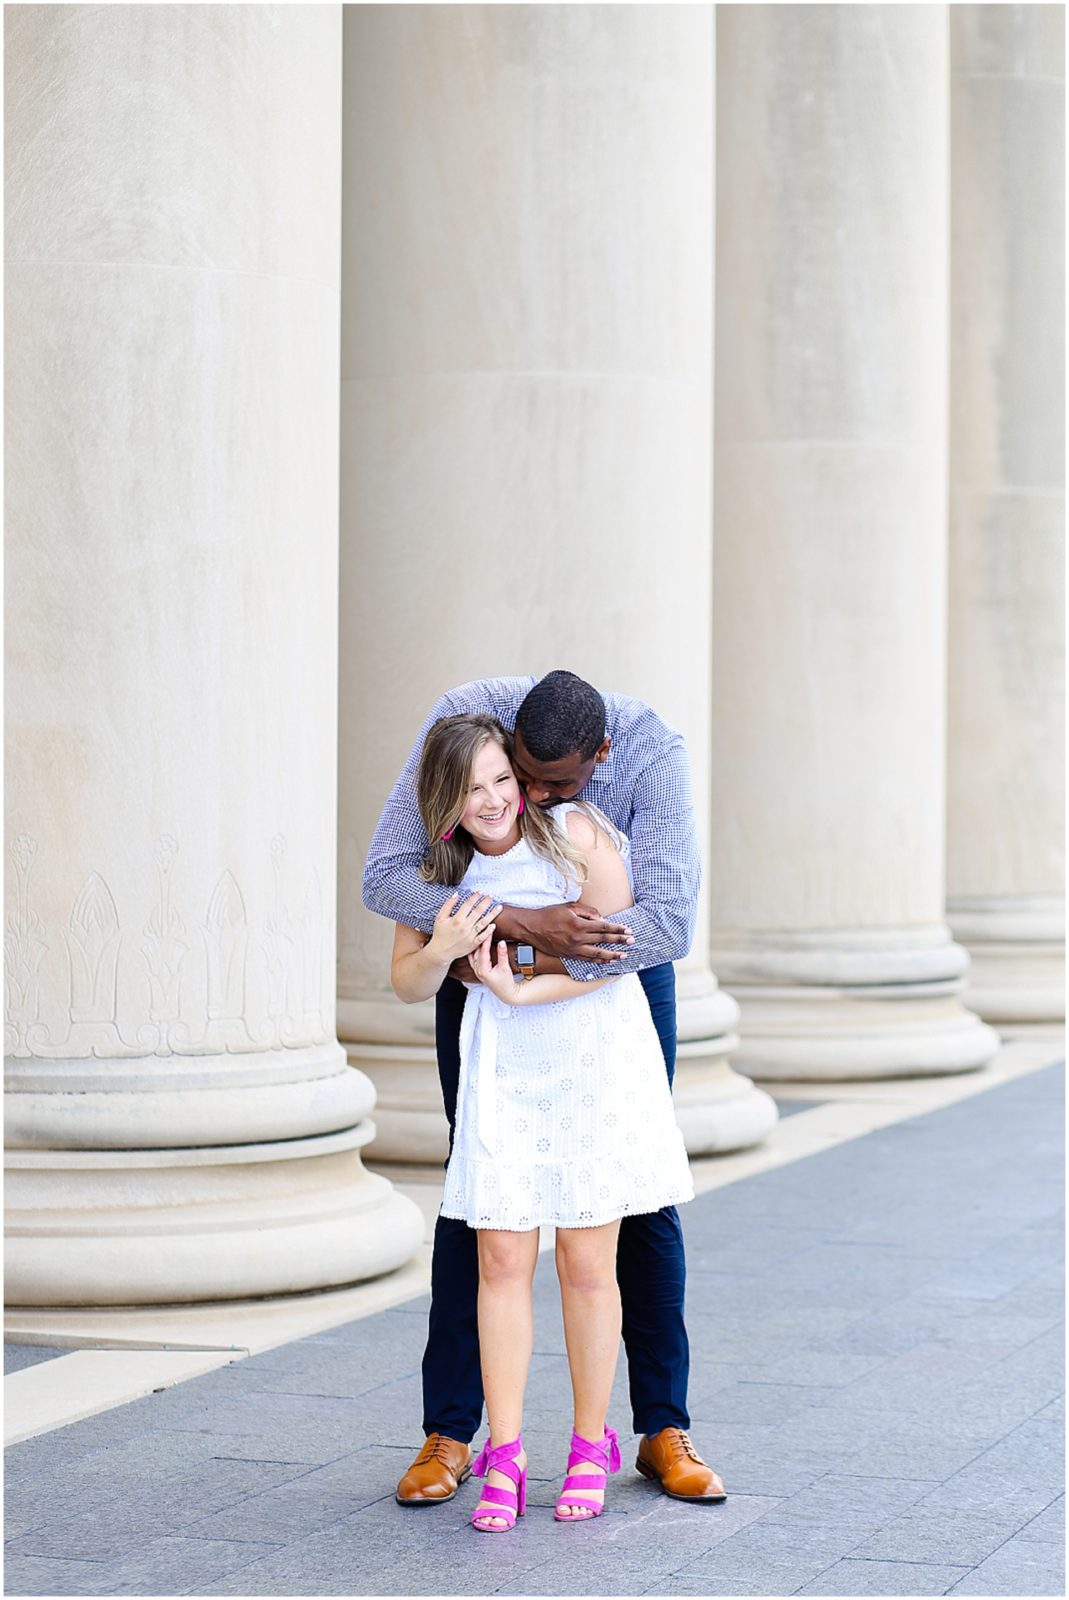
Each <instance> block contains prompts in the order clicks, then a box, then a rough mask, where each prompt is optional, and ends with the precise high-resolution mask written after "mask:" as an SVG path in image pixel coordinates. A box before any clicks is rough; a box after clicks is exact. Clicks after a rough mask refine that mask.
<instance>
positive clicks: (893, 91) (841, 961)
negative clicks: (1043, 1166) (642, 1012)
mask: <svg viewBox="0 0 1069 1600" xmlns="http://www.w3.org/2000/svg"><path fill="white" fill-rule="evenodd" d="M946 28H947V20H946V12H945V9H944V8H943V7H939V6H906V7H896V6H881V5H870V6H848V5H823V6H789V7H788V6H723V7H720V8H718V54H719V68H718V101H719V116H718V127H717V150H718V162H717V180H718V211H717V237H718V255H717V341H718V348H717V364H716V500H715V528H716V538H715V549H714V636H713V702H714V721H713V762H712V772H713V783H712V795H713V803H712V823H713V828H712V840H713V842H712V874H711V876H712V904H713V907H714V914H715V927H714V935H713V947H712V948H713V964H714V966H715V967H716V970H717V972H718V973H719V975H720V978H721V981H722V982H723V983H725V984H726V985H728V987H729V988H730V989H731V991H732V993H733V994H734V995H735V996H736V997H737V998H738V999H739V1000H740V1001H741V1003H742V1035H743V1045H742V1049H741V1051H740V1052H739V1054H738V1055H737V1057H736V1059H737V1061H738V1063H739V1064H740V1065H741V1066H743V1067H744V1068H745V1069H746V1070H747V1071H748V1072H753V1073H755V1074H756V1075H757V1076H759V1077H768V1078H795V1077H797V1078H805V1077H818V1078H819V1077H853V1076H879V1075H883V1074H887V1073H897V1072H903V1073H904V1072H917V1071H948V1070H959V1069H962V1068H966V1067H975V1066H977V1065H978V1064H980V1063H981V1062H982V1061H984V1060H986V1059H987V1057H988V1056H989V1055H990V1054H991V1053H992V1051H993V1050H994V1048H995V1045H996V1042H997V1041H996V1039H995V1037H994V1035H993V1034H992V1033H991V1032H990V1030H989V1029H985V1028H984V1027H982V1026H981V1025H980V1024H979V1023H978V1022H977V1021H976V1019H975V1017H973V1016H971V1015H970V1014H969V1013H967V1012H965V1011H963V1010H962V1008H961V1006H960V1004H959V1002H958V1000H957V998H956V995H957V991H958V990H959V988H960V985H961V976H962V973H963V972H964V970H965V967H966V965H967V957H966V954H965V952H964V951H963V950H962V949H961V948H960V947H959V946H957V945H955V944H954V943H953V942H952V940H951V938H950V935H949V932H948V930H947V928H946V926H945V923H944V921H943V804H944V704H943V679H944V668H945V637H944V606H945V576H944V567H945V487H946V420H945V398H946V371H945V348H946V282H945V278H946V238H945V236H946V220H947V219H946V184H947V142H946V108H947V46H946Z"/></svg>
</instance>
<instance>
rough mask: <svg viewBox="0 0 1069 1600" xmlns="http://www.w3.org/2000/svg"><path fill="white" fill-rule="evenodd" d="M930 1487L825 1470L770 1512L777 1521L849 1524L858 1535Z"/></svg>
mask: <svg viewBox="0 0 1069 1600" xmlns="http://www.w3.org/2000/svg"><path fill="white" fill-rule="evenodd" d="M933 1487H935V1486H934V1485H933V1484H932V1483H930V1482H926V1481H924V1480H918V1479H915V1478H907V1479H901V1480H900V1479H896V1478H851V1477H847V1476H844V1475H843V1474H842V1473H837V1472H826V1473H825V1474H824V1475H823V1477H820V1478H817V1479H816V1481H815V1482H814V1483H812V1484H810V1485H809V1486H808V1487H807V1488H805V1489H801V1490H799V1492H798V1493H797V1494H793V1495H790V1496H788V1498H787V1499H785V1500H781V1501H780V1503H779V1505H778V1506H777V1507H776V1508H775V1511H774V1512H773V1513H772V1515H773V1516H774V1518H775V1520H777V1521H780V1520H786V1519H788V1518H791V1517H799V1518H801V1519H802V1520H803V1521H805V1522H831V1523H833V1524H837V1525H839V1526H841V1527H846V1526H853V1527H856V1528H857V1529H858V1530H859V1537H861V1536H863V1535H864V1533H865V1532H866V1531H867V1530H875V1529H878V1528H882V1527H884V1526H886V1524H887V1523H889V1522H891V1521H893V1520H894V1518H896V1517H897V1516H899V1515H900V1513H901V1512H902V1511H904V1510H905V1509H906V1508H907V1507H908V1506H911V1505H915V1504H916V1502H917V1501H919V1500H923V1499H924V1497H925V1495H926V1494H928V1493H929V1491H930V1490H931V1489H932V1488H933Z"/></svg>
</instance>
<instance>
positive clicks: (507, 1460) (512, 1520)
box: [471, 1433, 527, 1533]
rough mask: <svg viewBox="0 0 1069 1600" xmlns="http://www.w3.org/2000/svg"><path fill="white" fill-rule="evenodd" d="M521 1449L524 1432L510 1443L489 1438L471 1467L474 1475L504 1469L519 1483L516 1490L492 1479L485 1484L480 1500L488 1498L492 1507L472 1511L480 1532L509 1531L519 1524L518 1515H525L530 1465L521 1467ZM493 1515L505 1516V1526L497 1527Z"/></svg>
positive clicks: (482, 1475)
mask: <svg viewBox="0 0 1069 1600" xmlns="http://www.w3.org/2000/svg"><path fill="white" fill-rule="evenodd" d="M522 1449H523V1434H522V1433H521V1434H520V1435H519V1436H518V1438H515V1439H513V1440H512V1441H511V1443H510V1444H499V1445H491V1443H490V1441H489V1439H487V1441H486V1443H485V1444H484V1445H483V1447H482V1449H481V1451H480V1452H479V1455H478V1457H477V1458H476V1460H475V1461H474V1462H473V1464H472V1469H471V1470H472V1472H473V1473H474V1475H475V1477H477V1478H485V1477H486V1475H487V1473H489V1472H502V1473H504V1475H505V1477H506V1478H511V1479H512V1481H513V1483H514V1484H515V1485H516V1488H515V1489H514V1490H513V1489H498V1488H495V1487H494V1485H493V1484H492V1483H488V1484H487V1485H486V1487H485V1489H484V1490H483V1492H482V1494H481V1495H480V1496H479V1499H480V1502H482V1501H489V1503H490V1506H491V1508H492V1509H491V1510H489V1511H487V1510H485V1509H484V1510H482V1511H475V1512H474V1513H473V1515H472V1519H471V1525H472V1527H473V1528H474V1529H475V1531H476V1532H477V1533H508V1531H509V1529H510V1528H514V1527H515V1526H516V1518H517V1517H522V1516H523V1514H524V1512H525V1511H526V1509H527V1468H526V1467H521V1466H520V1464H519V1461H518V1459H517V1458H518V1456H519V1454H520V1452H521V1450H522ZM491 1517H497V1518H500V1519H503V1520H504V1522H505V1526H504V1527H503V1528H495V1527H494V1526H493V1524H492V1523H491V1522H490V1521H489V1519H490V1518H491Z"/></svg>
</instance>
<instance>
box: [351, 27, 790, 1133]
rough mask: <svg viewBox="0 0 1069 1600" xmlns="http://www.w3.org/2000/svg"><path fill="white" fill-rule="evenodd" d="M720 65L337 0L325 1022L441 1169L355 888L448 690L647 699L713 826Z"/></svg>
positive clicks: (431, 1116) (689, 995) (549, 31)
mask: <svg viewBox="0 0 1069 1600" xmlns="http://www.w3.org/2000/svg"><path fill="white" fill-rule="evenodd" d="M712 62H713V11H712V7H710V6H684V7H667V6H644V5H639V6H633V7H631V6H627V7H611V8H610V7H602V6H596V5H576V6H559V5H544V6H505V7H492V6H449V7H437V6H404V7H377V6H360V5H353V6H349V7H347V8H346V38H345V119H346V126H345V199H344V204H343V228H344V249H343V259H344V266H343V317H342V636H341V754H340V763H341V767H340V780H339V781H340V800H339V811H340V818H341V860H340V876H339V901H340V950H339V985H338V988H339V1027H340V1031H341V1034H342V1037H343V1038H344V1039H345V1040H346V1041H347V1043H348V1046H349V1052H350V1059H352V1060H355V1061H358V1062H359V1063H360V1064H361V1065H362V1066H364V1068H365V1070H367V1071H368V1072H369V1073H370V1074H371V1076H372V1077H373V1079H374V1081H375V1083H376V1086H377V1088H378V1090H379V1097H380V1116H379V1126H380V1137H379V1140H378V1142H377V1144H376V1147H375V1148H376V1151H377V1152H382V1153H383V1154H386V1155H388V1156H389V1157H390V1158H392V1159H432V1158H433V1159H437V1158H440V1156H441V1155H443V1154H444V1151H445V1122H444V1118H443V1117H442V1114H441V1110H440V1098H439V1093H438V1085H437V1080H436V1076H435V1073H434V1068H433V1064H432V1059H431V1052H430V1049H429V1042H430V1040H431V1037H432V1032H433V1012H432V1008H431V1007H430V1006H429V1005H428V1006H427V1007H423V1008H407V1009H403V1008H401V1007H400V1006H398V1005H396V1004H395V1003H394V1002H393V1001H392V999H391V997H390V996H389V986H388V953H389V947H390V940H391V937H392V933H391V929H390V928H389V927H388V926H387V925H386V924H385V923H381V922H378V921H377V920H376V919H375V918H374V917H372V916H369V915H368V914H367V913H365V912H364V910H363V909H362V906H361V900H360V871H361V868H362V865H363V858H364V853H365V852H366V849H367V846H368V843H369V842H370V839H371V835H372V831H373V829H374V826H375V823H376V820H377V818H378V815H379V812H380V810H381V807H382V805H383V802H384V800H385V798H386V795H387V794H388V792H389V789H390V786H391V784H392V783H393V781H394V778H395V777H396V775H397V773H398V771H399V770H400V767H401V765H402V763H403V761H404V759H405V757H406V756H407V754H408V751H409V749H410V747H411V744H412V742H413V740H414V738H415V736H416V734H417V733H418V730H419V727H420V725H421V723H422V720H423V718H424V717H425V715H426V714H427V712H428V710H429V709H430V707H431V705H432V704H433V702H434V700H435V699H436V697H437V695H438V694H439V693H441V691H442V690H444V689H446V688H449V687H452V686H454V685H456V684H460V683H463V682H465V681H467V680H470V679H472V678H477V677H486V676H492V675H496V674H528V673H530V674H535V675H541V674H542V673H544V672H546V671H549V670H550V669H551V668H553V667H557V666H565V667H568V668H570V669H571V670H573V671H576V672H578V673H580V674H582V675H583V676H585V677H587V678H588V679H590V681H592V682H594V683H595V684H597V685H598V687H599V688H602V689H607V690H619V691H625V692H628V693H632V694H635V695H638V696H640V697H641V698H643V699H645V700H647V701H649V702H650V703H651V704H652V705H654V706H655V707H656V708H657V710H658V711H659V712H661V714H662V715H663V716H664V717H665V718H666V719H667V720H668V721H669V722H671V723H673V724H674V725H676V726H677V727H679V728H680V729H681V730H682V731H683V732H684V734H685V735H686V737H687V740H688V745H689V749H690V754H691V759H692V767H693V773H694V780H695V791H696V803H697V806H698V811H699V816H700V817H701V818H702V819H703V823H704V819H705V818H707V816H708V805H709V791H708V762H707V755H706V752H707V744H708V727H709V612H710V517H711V505H710V448H709V439H710V432H711V412H710V401H711V355H712V338H711V299H710V284H711V281H712V215H711V195H712V190H713V171H712V160H713V102H712V79H713V74H712ZM703 831H704V827H703ZM707 928H708V912H707V909H706V905H705V902H704V901H703V904H702V907H701V912H700V918H699V931H698V935H697V937H696V940H695V952H696V955H695V961H694V963H693V965H692V967H691V968H689V969H688V970H687V971H685V972H683V973H681V978H680V990H681V995H682V996H683V1000H682V1003H681V1023H682V1027H683V1034H684V1039H685V1040H688V1043H687V1044H685V1047H684V1058H685V1059H686V1060H689V1059H690V1056H693V1057H694V1070H695V1074H697V1075H698V1076H699V1077H700V1078H701V1082H700V1083H698V1082H697V1080H696V1081H695V1085H694V1092H693V1095H692V1093H691V1090H690V1089H688V1088H687V1086H686V1081H685V1080H686V1077H687V1071H686V1069H685V1068H684V1069H683V1070H682V1071H681V1078H680V1086H679V1093H678V1096H677V1098H678V1099H679V1101H680V1103H681V1104H682V1103H683V1102H684V1101H687V1102H690V1101H691V1100H692V1099H693V1103H694V1107H695V1109H694V1112H693V1118H692V1127H691V1130H690V1132H689V1134H688V1137H690V1138H691V1139H692V1140H696V1141H698V1143H699V1147H700V1144H701V1141H702V1140H706V1141H715V1140H716V1139H717V1138H723V1139H725V1140H726V1141H727V1142H731V1141H732V1140H733V1139H734V1138H735V1137H736V1131H735V1130H737V1129H738V1128H739V1127H740V1126H741V1122H740V1121H739V1119H737V1118H734V1117H733V1116H731V1115H727V1114H725V1115H723V1116H721V1117H719V1118H718V1119H714V1120H715V1121H716V1122H717V1126H715V1127H714V1126H713V1122H712V1121H711V1119H710V1117H709V1115H707V1114H705V1113H702V1112H701V1110H700V1109H699V1108H700V1106H701V1105H702V1104H706V1103H707V1102H708V1101H709V1097H710V1093H711V1091H710V1088H709V1083H708V1081H707V1080H708V1075H709V1073H710V1072H711V1071H712V1063H713V1061H714V1060H719V1059H720V1058H722V1056H723V1053H724V1051H725V1049H726V1048H727V1046H728V1044H729V1043H730V1039H731V1030H732V1027H733V1022H734V1018H735V1015H736V1007H735V1006H734V1004H733V1002H732V1001H730V1000H729V999H728V998H727V997H726V996H724V995H722V994H720V993H719V991H718V990H717V988H716V984H715V980H714V979H713V977H712V975H711V974H710V973H709V970H708V967H707V964H706V962H705V954H704V952H705V948H706V944H707ZM691 1045H693V1047H694V1049H693V1051H690V1046H691ZM688 1051H689V1052H690V1054H689V1055H688ZM736 1082H737V1080H736ZM739 1090H740V1092H741V1093H743V1094H745V1095H746V1096H747V1097H748V1102H749V1104H750V1107H751V1109H752V1107H753V1106H755V1105H757V1104H759V1103H760V1105H761V1110H760V1116H759V1118H758V1120H759V1121H760V1123H761V1131H764V1129H766V1128H767V1126H768V1125H769V1123H770V1122H771V1120H772V1118H773V1116H774V1110H773V1108H771V1103H770V1102H767V1101H766V1099H765V1097H762V1099H761V1101H760V1102H758V1101H756V1100H753V1099H752V1091H751V1090H750V1088H749V1086H748V1085H747V1086H743V1085H741V1084H740V1085H739ZM681 1115H682V1113H681ZM687 1115H690V1113H687ZM751 1134H752V1128H748V1129H747V1131H746V1134H745V1136H743V1135H739V1136H738V1137H739V1139H740V1142H749V1139H750V1137H751Z"/></svg>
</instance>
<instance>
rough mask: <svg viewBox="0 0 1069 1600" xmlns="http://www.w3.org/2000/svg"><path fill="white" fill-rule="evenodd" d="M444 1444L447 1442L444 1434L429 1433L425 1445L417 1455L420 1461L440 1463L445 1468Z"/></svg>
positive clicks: (446, 1464)
mask: <svg viewBox="0 0 1069 1600" xmlns="http://www.w3.org/2000/svg"><path fill="white" fill-rule="evenodd" d="M446 1444H447V1440H446V1437H445V1434H444V1433H429V1434H428V1435H427V1443H426V1444H425V1445H424V1446H423V1449H422V1450H421V1451H420V1453H419V1459H420V1461H421V1462H427V1461H441V1462H442V1463H443V1464H444V1465H445V1466H448V1465H449V1463H448V1462H447V1461H446Z"/></svg>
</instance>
